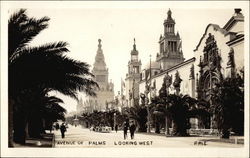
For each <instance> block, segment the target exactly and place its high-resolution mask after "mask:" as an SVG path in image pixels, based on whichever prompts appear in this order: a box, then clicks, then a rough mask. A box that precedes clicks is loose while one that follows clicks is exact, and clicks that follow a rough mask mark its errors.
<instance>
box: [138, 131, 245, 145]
mask: <svg viewBox="0 0 250 158" xmlns="http://www.w3.org/2000/svg"><path fill="white" fill-rule="evenodd" d="M137 133H140V134H144V135H152V136H163V137H168V138H171V137H173V138H181V136H173V135H167V136H166V135H165V133H163V132H161V133H155V132H153V131H151V132H150V133H147V132H137ZM188 137H197V140H198V141H206V142H217V143H230V144H237V145H244V136H230V138H229V139H223V138H220V137H219V136H214V135H190V136H186V137H184V138H188Z"/></svg>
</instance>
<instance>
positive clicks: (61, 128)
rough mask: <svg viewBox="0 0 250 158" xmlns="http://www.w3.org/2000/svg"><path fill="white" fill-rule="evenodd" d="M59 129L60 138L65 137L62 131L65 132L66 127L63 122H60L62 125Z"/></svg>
mask: <svg viewBox="0 0 250 158" xmlns="http://www.w3.org/2000/svg"><path fill="white" fill-rule="evenodd" d="M60 131H61V135H62V138H64V137H65V135H64V133H65V132H66V127H65V125H64V123H62V125H61V127H60Z"/></svg>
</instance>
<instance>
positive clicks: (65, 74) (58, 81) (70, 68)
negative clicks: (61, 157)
mask: <svg viewBox="0 0 250 158" xmlns="http://www.w3.org/2000/svg"><path fill="white" fill-rule="evenodd" d="M48 21H49V18H48V17H43V18H40V19H35V18H29V17H28V16H27V15H26V10H24V9H21V10H19V11H18V12H16V13H14V14H13V15H11V17H10V19H9V22H8V41H9V43H8V46H9V47H8V54H9V106H10V107H9V109H10V110H9V116H10V121H9V123H10V124H9V137H10V140H11V138H12V129H13V128H12V127H13V126H12V124H11V122H12V119H13V118H12V113H14V116H15V118H14V122H16V121H19V123H14V124H16V126H15V128H14V135H15V138H16V141H17V142H18V143H25V130H24V129H25V126H26V124H27V119H28V118H27V116H29V113H30V112H31V111H30V110H29V109H30V108H31V107H32V108H36V106H39V103H37V102H35V100H37V99H38V98H41V97H45V96H46V95H47V94H48V93H49V92H50V91H53V90H55V91H59V92H60V93H62V94H64V95H68V96H70V97H73V98H75V99H77V91H84V92H85V93H86V94H88V95H95V92H94V89H95V87H98V85H97V83H96V82H94V81H93V80H92V78H91V77H92V76H93V75H92V74H91V73H90V71H89V65H88V64H86V63H84V62H80V61H76V60H73V59H70V58H69V57H67V56H66V55H65V53H67V52H69V50H68V49H67V46H68V44H67V43H66V42H55V43H48V44H44V45H41V46H37V47H30V46H29V43H30V41H31V40H32V39H33V38H34V37H35V36H36V35H38V34H39V33H40V32H41V31H42V30H44V29H45V28H47V27H48ZM41 106H45V105H41ZM10 146H11V144H10Z"/></svg>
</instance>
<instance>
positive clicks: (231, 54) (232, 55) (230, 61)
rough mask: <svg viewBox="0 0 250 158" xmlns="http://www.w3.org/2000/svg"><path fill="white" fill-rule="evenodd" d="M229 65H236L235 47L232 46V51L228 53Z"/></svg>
mask: <svg viewBox="0 0 250 158" xmlns="http://www.w3.org/2000/svg"><path fill="white" fill-rule="evenodd" d="M227 66H228V67H235V63H234V49H233V48H232V47H231V48H230V51H229V53H228V62H227Z"/></svg>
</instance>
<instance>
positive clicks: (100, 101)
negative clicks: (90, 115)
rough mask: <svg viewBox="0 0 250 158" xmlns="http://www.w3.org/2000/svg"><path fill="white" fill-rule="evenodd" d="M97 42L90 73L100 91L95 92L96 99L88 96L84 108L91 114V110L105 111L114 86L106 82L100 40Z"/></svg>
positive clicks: (105, 68) (112, 94)
mask: <svg viewBox="0 0 250 158" xmlns="http://www.w3.org/2000/svg"><path fill="white" fill-rule="evenodd" d="M98 42H99V44H98V50H97V53H96V57H95V63H94V67H93V70H92V73H93V74H94V76H95V77H94V80H95V81H96V82H97V83H98V85H99V88H100V89H99V90H96V94H97V96H96V97H90V96H88V97H87V99H86V100H85V102H84V107H85V108H86V111H87V112H92V111H93V110H98V111H104V110H106V109H107V107H108V103H109V102H111V101H113V100H114V84H113V83H112V82H111V81H110V82H109V81H108V79H109V78H108V75H109V72H108V68H107V67H106V63H105V58H104V54H103V50H102V45H101V39H99V40H98Z"/></svg>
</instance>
